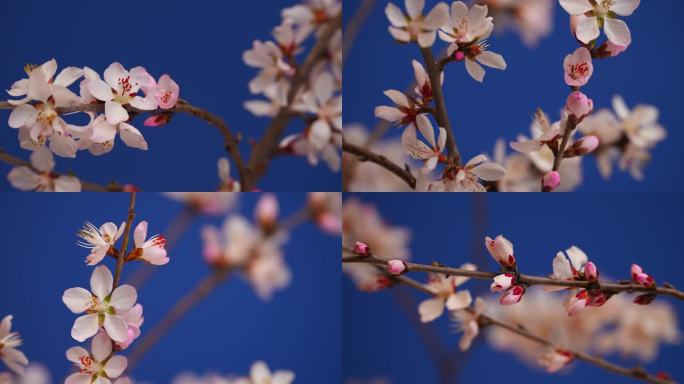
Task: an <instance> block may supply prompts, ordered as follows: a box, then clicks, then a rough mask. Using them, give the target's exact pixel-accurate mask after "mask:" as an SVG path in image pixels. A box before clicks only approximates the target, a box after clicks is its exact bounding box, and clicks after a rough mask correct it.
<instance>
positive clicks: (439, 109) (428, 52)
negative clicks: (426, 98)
mask: <svg viewBox="0 0 684 384" xmlns="http://www.w3.org/2000/svg"><path fill="white" fill-rule="evenodd" d="M420 52H421V53H422V54H423V60H424V61H425V66H426V70H427V73H428V76H429V77H430V86H431V87H432V97H433V99H434V100H435V113H434V116H435V120H437V124H439V126H440V127H442V128H444V129H445V130H446V133H447V140H446V146H447V151H448V152H449V156H451V157H452V158H453V159H454V161H455V162H456V165H458V166H460V165H461V153H460V152H459V151H458V147H457V146H456V139H455V138H454V132H453V131H452V129H451V123H450V122H449V116H448V114H447V110H446V104H445V102H444V94H443V92H442V82H441V76H442V72H441V71H440V70H439V68H438V66H437V63H436V62H435V58H434V57H433V56H432V48H430V47H427V48H421V49H420Z"/></svg>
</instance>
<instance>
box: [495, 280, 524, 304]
mask: <svg viewBox="0 0 684 384" xmlns="http://www.w3.org/2000/svg"><path fill="white" fill-rule="evenodd" d="M524 294H525V288H523V287H522V286H520V285H515V286H513V288H511V289H509V290H508V291H506V293H504V294H503V295H502V296H501V299H499V303H500V304H502V305H511V304H515V303H519V302H520V300H522V297H523V295H524Z"/></svg>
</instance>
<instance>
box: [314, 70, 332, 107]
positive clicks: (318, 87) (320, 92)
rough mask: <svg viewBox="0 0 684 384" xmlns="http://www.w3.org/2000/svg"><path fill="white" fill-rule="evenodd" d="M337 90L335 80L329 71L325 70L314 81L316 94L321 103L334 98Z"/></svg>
mask: <svg viewBox="0 0 684 384" xmlns="http://www.w3.org/2000/svg"><path fill="white" fill-rule="evenodd" d="M334 91H335V80H334V79H333V77H332V75H331V74H330V73H328V72H323V73H322V74H320V75H319V76H318V78H317V79H316V82H315V83H314V95H316V100H317V101H318V103H319V104H320V105H324V104H325V103H327V102H328V100H330V99H331V98H332V95H333V92H334Z"/></svg>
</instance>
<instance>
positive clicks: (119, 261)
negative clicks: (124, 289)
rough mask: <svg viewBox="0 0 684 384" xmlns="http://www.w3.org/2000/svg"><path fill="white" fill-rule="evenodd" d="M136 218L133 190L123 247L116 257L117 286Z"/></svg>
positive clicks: (115, 279)
mask: <svg viewBox="0 0 684 384" xmlns="http://www.w3.org/2000/svg"><path fill="white" fill-rule="evenodd" d="M134 218H135V192H131V199H130V203H129V205H128V217H127V218H126V229H125V230H124V235H123V240H122V241H121V249H120V250H119V253H118V255H117V257H116V269H115V270H114V285H113V287H114V288H116V287H118V286H119V280H120V278H121V270H123V266H124V263H125V262H126V251H127V249H128V240H129V235H130V233H131V225H133V219H134Z"/></svg>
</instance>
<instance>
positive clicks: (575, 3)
mask: <svg viewBox="0 0 684 384" xmlns="http://www.w3.org/2000/svg"><path fill="white" fill-rule="evenodd" d="M560 5H561V7H563V9H565V11H566V12H567V13H569V14H571V15H581V14H583V13H585V12H589V11H591V10H593V9H594V7H592V6H591V4H590V3H589V1H588V0H560Z"/></svg>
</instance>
